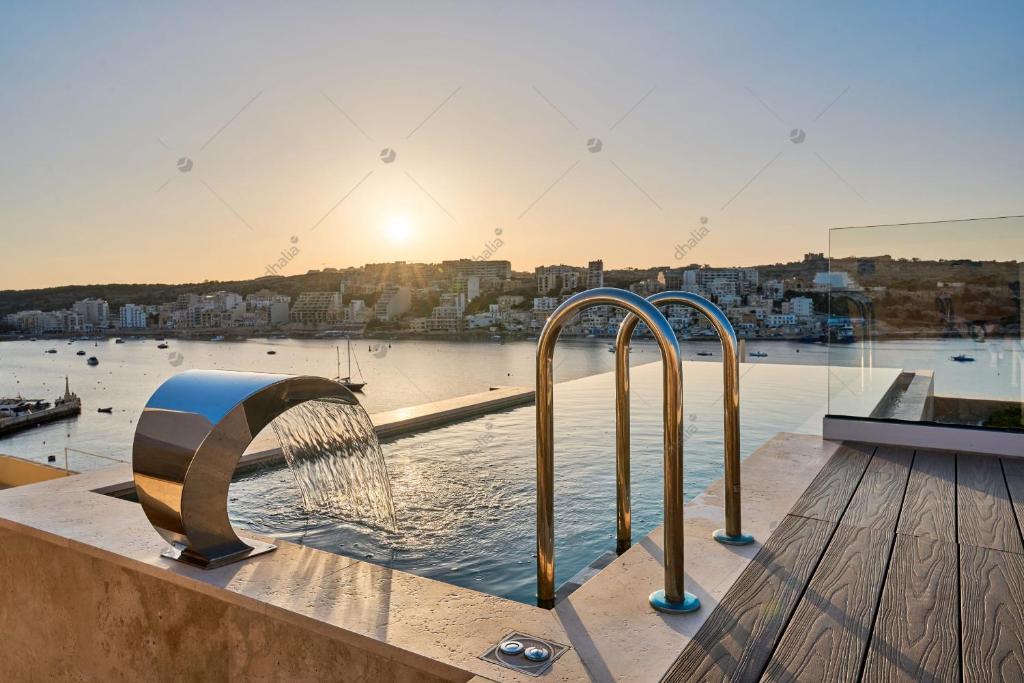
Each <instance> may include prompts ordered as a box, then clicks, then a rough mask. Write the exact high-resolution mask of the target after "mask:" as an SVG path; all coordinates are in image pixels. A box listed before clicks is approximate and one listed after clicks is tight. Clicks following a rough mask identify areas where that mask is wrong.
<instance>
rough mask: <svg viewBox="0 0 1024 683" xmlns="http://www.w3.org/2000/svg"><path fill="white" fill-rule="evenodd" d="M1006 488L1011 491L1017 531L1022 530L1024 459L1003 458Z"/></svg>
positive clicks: (1023, 516)
mask: <svg viewBox="0 0 1024 683" xmlns="http://www.w3.org/2000/svg"><path fill="white" fill-rule="evenodd" d="M1002 465H1003V474H1005V475H1006V487H1007V488H1008V489H1009V491H1010V504H1011V505H1012V506H1013V511H1014V512H1015V513H1016V519H1015V521H1016V522H1017V529H1018V530H1021V520H1022V519H1024V458H1002Z"/></svg>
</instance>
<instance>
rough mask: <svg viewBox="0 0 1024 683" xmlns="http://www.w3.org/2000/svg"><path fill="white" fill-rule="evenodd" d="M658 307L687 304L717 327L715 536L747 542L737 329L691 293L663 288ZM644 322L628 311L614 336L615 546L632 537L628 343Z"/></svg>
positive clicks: (621, 549)
mask: <svg viewBox="0 0 1024 683" xmlns="http://www.w3.org/2000/svg"><path fill="white" fill-rule="evenodd" d="M647 300H648V301H649V302H651V303H652V304H655V305H656V306H670V305H680V306H688V307H690V308H693V309H695V310H697V311H698V312H700V313H702V314H703V315H704V316H705V317H707V319H708V320H709V321H711V325H712V326H713V327H714V328H715V331H716V332H717V333H718V338H719V339H720V340H721V342H722V366H723V385H724V395H723V403H724V404H725V416H724V427H725V528H724V529H719V530H717V531H716V532H715V534H714V538H715V540H716V541H718V542H720V543H726V544H729V545H747V544H749V543H753V541H754V537H753V536H751V535H749V534H745V533H743V530H742V519H741V518H742V514H741V510H740V498H741V495H740V371H739V368H740V364H739V343H738V341H737V338H736V330H735V329H733V326H732V323H730V322H729V318H727V317H726V315H725V313H724V312H723V311H722V309H721V308H719V307H718V306H716V305H715V304H713V303H712V302H710V301H708V300H707V299H705V298H704V297H702V296H698V295H697V294H692V293H690V292H659V293H658V294H654V295H652V296H650V297H648V298H647ZM639 323H640V320H639V319H638V318H637V317H636V316H635V315H628V316H626V318H625V319H624V320H623V321H622V324H621V325H620V326H619V332H618V335H617V336H616V338H615V469H616V505H617V510H618V516H617V518H618V527H617V529H616V536H617V539H616V550H617V551H618V552H619V553H623V552H625V551H626V550H628V549H629V546H630V543H631V538H632V522H631V519H630V475H629V470H630V463H629V460H630V444H629V425H630V419H629V342H630V338H631V337H632V336H633V331H634V330H635V329H636V326H637V325H638V324H639Z"/></svg>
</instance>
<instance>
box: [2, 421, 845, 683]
mask: <svg viewBox="0 0 1024 683" xmlns="http://www.w3.org/2000/svg"><path fill="white" fill-rule="evenodd" d="M836 446H837V444H833V443H830V442H824V441H822V440H821V439H820V438H819V437H817V436H808V435H793V434H779V435H777V436H776V437H775V438H773V439H772V440H770V441H769V442H768V443H767V444H765V445H764V446H762V447H761V448H760V449H758V450H757V451H756V452H755V453H753V454H751V456H750V457H749V458H747V459H746V460H745V461H744V465H743V476H744V482H745V483H744V498H743V504H744V514H745V530H747V531H748V532H750V533H753V534H754V536H755V537H756V538H757V539H758V540H764V539H766V538H767V537H768V535H769V534H770V533H771V531H772V529H773V528H774V527H775V525H777V524H778V523H779V521H780V520H781V519H782V518H783V516H784V515H785V513H786V512H787V511H788V510H789V508H790V506H791V505H792V503H793V502H794V501H795V500H796V498H797V497H798V496H799V494H800V492H801V491H803V489H804V488H805V487H806V486H807V485H808V484H809V483H810V481H811V479H812V478H813V477H814V476H815V475H816V474H817V472H818V470H819V469H820V468H821V466H822V464H824V462H825V461H826V460H827V459H828V457H829V456H830V455H831V453H832V452H833V451H834V450H835V447H836ZM130 481H131V468H130V466H128V465H114V466H111V467H108V468H104V469H101V470H95V471H92V472H87V473H84V474H80V475H77V476H73V477H67V478H62V479H57V480H53V481H49V482H43V483H39V484H31V485H28V486H23V487H20V488H15V489H9V490H5V491H2V492H0V528H2V529H4V530H7V531H10V532H13V533H18V534H25V535H29V536H31V537H34V538H36V539H39V540H42V541H45V542H48V543H52V544H55V545H58V546H61V547H63V548H67V549H70V550H73V551H77V552H79V553H83V554H85V555H87V556H90V557H92V558H95V559H98V560H100V561H103V562H109V563H113V564H114V565H118V566H121V567H125V568H129V569H131V570H134V571H139V572H144V573H147V574H148V575H150V576H152V577H156V578H158V579H159V580H161V581H165V582H168V583H170V584H172V585H173V586H175V587H177V588H179V589H183V590H188V591H192V592H199V593H202V594H206V595H209V596H210V597H211V598H213V599H215V600H220V601H224V602H227V603H229V604H237V605H240V606H243V607H247V608H250V609H256V610H258V611H260V612H262V613H265V614H266V615H268V617H272V618H275V619H279V620H284V621H286V622H289V621H290V622H292V623H294V624H295V625H296V626H298V627H300V628H305V629H311V628H312V629H314V630H316V631H317V632H319V633H322V634H323V635H325V636H328V637H330V638H334V639H337V640H341V641H343V642H346V643H348V644H350V645H351V646H352V647H355V648H359V649H361V650H364V651H367V652H370V653H373V654H375V655H376V656H379V657H382V658H386V659H387V660H390V661H395V662H398V663H401V664H403V665H407V666H409V667H412V668H414V669H416V670H420V671H423V672H424V673H426V674H430V675H433V676H437V677H440V678H445V679H450V680H469V679H471V678H473V677H474V676H475V677H479V679H481V680H491V681H528V680H532V679H531V678H530V677H528V676H526V675H524V674H520V673H516V672H514V671H511V670H509V669H504V668H501V667H498V666H496V665H493V664H489V663H487V662H484V661H483V660H481V659H479V658H478V656H479V655H480V654H482V653H483V652H484V651H485V650H486V649H487V648H488V647H490V646H491V645H493V644H494V643H495V642H497V641H498V640H499V639H501V638H502V637H503V636H505V635H506V634H507V633H509V632H511V631H522V632H525V633H529V634H531V635H534V636H537V637H541V638H547V639H550V640H553V641H556V642H559V643H563V644H567V645H570V646H572V649H571V650H569V652H567V653H566V654H565V655H564V656H562V657H561V658H560V659H559V660H558V661H557V662H556V663H555V664H554V666H553V667H552V668H551V669H550V670H549V671H548V672H547V673H546V674H544V675H543V676H542V678H543V679H545V680H552V681H555V680H557V681H578V680H588V679H589V680H613V679H614V680H636V681H640V680H651V679H654V678H658V677H660V676H661V675H662V674H663V673H664V672H665V671H667V670H668V668H669V666H670V665H671V664H672V662H673V661H674V659H675V658H676V656H677V655H678V654H679V652H681V651H682V649H683V648H684V647H685V646H686V644H687V643H688V642H689V640H690V638H691V637H692V636H693V635H694V634H695V633H696V632H697V629H699V628H700V625H701V624H702V623H703V621H704V619H706V618H707V616H708V615H710V614H711V612H712V610H713V609H714V607H715V605H716V604H717V602H718V600H719V599H721V597H722V596H723V595H724V594H725V592H726V590H727V589H728V588H729V586H730V585H731V584H732V582H733V581H734V580H735V578H736V577H737V576H738V575H739V573H740V572H741V571H742V570H743V568H744V567H745V566H746V564H747V562H748V561H749V560H750V558H752V557H753V556H754V554H756V552H757V550H758V549H759V548H760V544H759V543H755V544H753V545H750V546H746V547H742V548H734V547H728V546H723V545H720V544H718V543H716V542H714V541H713V540H712V539H711V533H712V531H713V530H714V529H715V528H717V527H719V526H721V525H722V523H723V522H722V520H723V506H722V503H723V496H724V493H723V483H722V481H721V480H719V481H717V482H715V483H714V484H712V485H711V486H710V487H709V488H708V489H707V490H706V491H705V492H703V493H702V494H700V495H699V496H698V497H697V498H695V499H694V500H693V501H691V502H690V503H689V504H688V505H687V506H686V522H685V529H686V553H687V558H688V561H687V585H688V588H689V590H691V591H692V592H694V593H696V594H697V596H698V597H700V599H701V601H702V603H703V607H702V609H701V610H699V611H698V612H696V613H693V614H690V615H678V616H667V615H663V614H660V613H658V612H655V611H654V610H653V609H651V608H650V606H649V605H648V603H647V593H649V592H650V591H652V590H655V589H656V588H659V587H661V585H662V574H663V569H662V564H661V558H662V529H661V527H659V528H657V529H655V530H654V531H653V532H651V534H649V535H648V536H647V537H646V538H644V539H643V540H641V541H640V542H639V543H637V544H636V545H635V546H634V547H633V548H631V549H630V550H629V551H627V552H626V553H624V554H623V555H622V556H620V557H618V558H617V559H616V560H615V561H614V562H612V563H611V564H610V565H609V566H608V567H607V568H605V569H604V570H602V571H600V572H599V573H598V574H597V575H596V576H594V577H593V578H591V579H590V580H589V581H587V582H586V583H585V584H583V586H582V587H580V588H579V589H578V590H576V591H575V592H574V593H573V594H572V595H570V596H569V597H568V598H566V599H565V600H564V601H562V602H561V603H559V605H558V606H557V607H556V608H555V609H554V610H551V611H548V610H543V609H540V608H537V607H532V606H530V605H525V604H521V603H517V602H512V601H510V600H505V599H503V598H497V597H494V596H490V595H486V594H483V593H478V592H476V591H472V590H468V589H464V588H460V587H457V586H453V585H449V584H445V583H442V582H439V581H436V580H432V579H427V578H422V577H418V576H415V575H412V574H408V573H405V572H401V571H397V570H393V569H388V568H385V567H381V566H379V565H375V564H371V563H368V562H363V561H361V560H357V559H353V558H348V557H342V556H340V555H334V554H332V553H327V552H324V551H320V550H316V549H314V548H308V547H305V546H299V545H295V544H291V543H287V542H280V541H277V543H278V546H279V547H278V550H277V551H275V552H273V553H270V554H268V555H263V556H260V557H258V558H254V559H252V560H249V561H246V562H241V563H237V564H233V565H229V566H226V567H222V568H220V569H215V570H211V571H203V570H199V569H196V568H193V567H189V566H187V565H184V564H180V563H177V562H173V561H171V560H167V559H165V558H163V557H161V556H160V554H159V553H160V551H161V550H163V548H164V547H165V546H164V543H163V541H162V539H160V537H159V536H158V535H157V534H156V533H155V532H154V531H153V529H152V527H151V526H150V525H149V523H148V521H147V520H146V518H145V515H144V514H143V512H142V509H141V508H140V507H139V506H138V505H136V504H135V503H132V502H129V501H126V500H120V499H118V498H115V497H112V496H109V495H98V494H99V493H104V492H111V491H118V490H123V489H124V488H125V486H126V483H128V482H130ZM55 501H58V504H55ZM112 656H113V655H112Z"/></svg>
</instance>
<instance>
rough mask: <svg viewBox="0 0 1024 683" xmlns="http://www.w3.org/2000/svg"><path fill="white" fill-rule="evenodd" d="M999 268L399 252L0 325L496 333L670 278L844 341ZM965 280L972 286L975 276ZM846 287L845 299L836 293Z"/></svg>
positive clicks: (787, 325) (145, 293)
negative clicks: (909, 275)
mask: <svg viewBox="0 0 1024 683" xmlns="http://www.w3.org/2000/svg"><path fill="white" fill-rule="evenodd" d="M998 267H1001V264H996V263H994V262H993V263H981V262H970V263H967V262H962V263H961V262H924V261H918V260H916V259H915V260H906V259H892V258H890V257H888V256H885V257H878V258H867V259H865V258H861V259H848V260H845V261H836V260H833V262H832V263H831V264H830V262H829V260H828V259H826V258H825V256H824V255H823V254H821V253H808V254H805V255H804V257H803V259H802V260H800V261H794V262H791V263H785V264H775V265H772V266H762V267H728V268H715V267H710V266H707V265H700V264H692V265H688V266H685V267H656V268H646V269H638V268H627V269H619V270H606V269H605V267H604V262H603V261H602V260H593V261H590V262H588V263H587V264H586V265H548V266H539V267H537V268H535V269H534V270H533V272H532V273H530V272H520V271H516V270H513V268H512V264H511V262H509V261H507V260H493V259H488V258H485V256H484V255H481V256H477V257H476V258H472V259H459V260H448V261H442V262H441V263H407V262H404V261H396V262H391V263H373V264H366V265H364V266H361V267H357V268H344V269H340V268H324V269H321V270H311V271H308V272H307V273H305V274H302V275H293V276H288V277H285V276H283V275H280V274H276V273H272V274H269V275H265V276H263V277H259V278H256V279H254V280H248V281H244V282H235V283H203V284H201V285H174V286H170V285H117V286H116V287H118V288H119V289H118V290H116V295H110V296H108V298H103V297H102V296H89V297H86V298H81V299H76V300H73V301H68V302H67V303H66V304H65V305H63V306H59V307H57V306H54V307H53V308H52V309H51V310H46V309H45V308H43V307H42V306H40V307H38V308H26V309H24V310H17V309H16V310H13V311H12V310H10V309H11V307H12V306H14V305H16V304H15V303H12V302H11V301H8V302H6V304H5V305H6V306H7V308H6V310H4V309H2V308H0V313H3V315H0V335H2V336H3V337H6V338H19V337H28V336H35V337H45V336H61V337H69V336H71V337H74V336H135V335H140V336H160V335H172V336H179V337H188V338H196V339H204V338H222V337H223V338H228V337H231V338H242V337H253V336H268V335H284V336H289V337H308V336H320V337H324V336H327V337H330V336H345V337H359V336H369V337H373V336H395V337H398V336H423V337H431V336H434V337H451V336H456V337H470V338H473V337H480V338H492V339H495V340H497V339H504V338H505V337H510V338H515V337H519V336H532V335H536V334H537V333H538V332H539V331H540V329H541V328H542V327H543V325H544V322H545V320H547V318H548V316H549V315H550V314H551V312H552V311H553V310H554V309H555V308H556V307H557V306H558V305H559V304H560V303H561V302H563V301H564V300H565V299H566V298H568V297H569V296H571V295H572V294H574V293H576V292H580V291H582V290H585V289H591V288H594V287H605V286H607V287H619V288H623V289H628V290H630V291H633V292H636V293H638V294H641V295H643V296H650V295H651V294H654V293H656V292H660V291H665V290H669V291H684V292H691V293H695V294H699V295H701V296H703V297H705V298H707V299H709V300H710V301H712V302H714V303H715V304H717V305H718V306H719V307H720V308H721V309H722V310H723V311H725V312H726V314H727V315H728V317H729V319H730V321H731V322H732V324H733V326H734V328H735V329H736V332H737V334H738V335H739V336H740V337H743V338H747V339H785V340H803V341H825V340H831V341H834V342H844V341H852V339H853V338H854V329H855V327H856V325H857V324H858V323H860V322H863V317H864V316H865V315H867V314H868V311H867V309H866V308H865V306H866V305H867V304H866V303H865V302H867V301H870V304H871V307H870V315H871V316H872V317H873V318H879V317H881V318H882V325H883V330H882V331H883V332H884V325H885V320H884V318H885V314H888V315H890V316H894V317H896V318H898V320H899V323H900V325H902V326H903V327H906V326H907V325H908V324H909V322H912V321H913V320H914V317H915V316H917V317H918V318H919V320H920V327H922V328H924V327H929V328H933V329H934V330H935V331H938V332H941V330H940V329H939V328H938V327H936V325H939V326H942V325H950V326H952V325H955V324H957V322H958V321H957V315H956V311H955V310H954V309H955V305H954V304H955V302H956V301H958V300H960V299H962V298H963V297H964V296H966V295H968V294H969V295H972V296H983V297H984V296H986V291H987V290H986V288H985V285H984V278H985V276H986V274H987V273H989V272H990V271H991V270H992V269H994V268H998ZM912 269H913V271H914V272H918V273H921V274H922V278H920V279H921V280H923V281H930V282H929V284H928V285H927V286H926V287H924V288H923V289H921V290H920V291H911V290H908V289H906V287H903V286H902V285H900V283H899V278H900V277H902V274H904V273H906V272H910V271H911V270H912ZM965 282H968V283H970V284H971V285H972V286H971V287H970V288H965V286H964V283H965ZM109 287H115V286H109ZM75 290H76V291H85V288H75ZM53 291H55V290H37V292H39V293H40V298H41V297H42V296H44V295H45V296H48V297H49V299H47V300H53V295H52V294H51V292H53ZM168 293H170V294H173V297H168V296H167V294H168ZM4 294H11V293H10V292H8V293H0V300H2V299H3V298H4V297H3V295H4ZM13 294H20V293H19V292H14V293H13ZM115 296H116V299H120V300H115ZM130 297H136V298H134V299H131V298H130ZM161 297H164V298H161ZM836 297H842V298H843V301H842V302H841V305H839V306H837V305H835V302H836ZM830 298H831V301H832V302H833V307H832V309H833V310H831V311H830ZM38 300H39V298H37V299H33V301H38ZM851 302H852V303H851ZM879 309H881V310H882V311H883V313H884V314H883V315H882V316H879V313H878V311H879ZM666 313H667V317H668V320H669V323H670V324H671V325H672V327H673V329H674V330H675V331H676V333H677V335H679V337H680V338H700V337H704V336H707V337H713V336H714V331H713V330H712V328H711V327H710V324H709V322H708V321H707V320H706V319H704V318H703V317H702V316H700V315H699V314H696V313H695V311H694V310H693V309H691V308H688V307H683V306H670V307H668V309H667V311H666ZM623 315H624V312H623V311H622V310H620V309H615V308H612V307H607V306H605V307H597V308H592V309H589V310H587V311H585V312H584V313H583V315H581V316H580V317H579V318H578V319H577V320H575V321H574V323H573V324H572V325H570V326H568V327H567V328H566V330H565V331H564V333H563V334H565V335H566V336H575V337H590V338H593V337H598V338H608V337H614V335H615V333H616V330H617V328H618V325H619V323H620V322H621V321H622V318H623ZM873 322H874V320H873ZM639 334H640V335H643V334H644V330H643V329H641V330H640V331H639Z"/></svg>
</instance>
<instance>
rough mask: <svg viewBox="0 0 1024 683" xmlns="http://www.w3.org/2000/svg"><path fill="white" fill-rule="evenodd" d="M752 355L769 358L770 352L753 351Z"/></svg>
mask: <svg viewBox="0 0 1024 683" xmlns="http://www.w3.org/2000/svg"><path fill="white" fill-rule="evenodd" d="M750 356H752V357H753V358H767V357H768V354H767V353H765V352H764V351H751V352H750Z"/></svg>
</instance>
